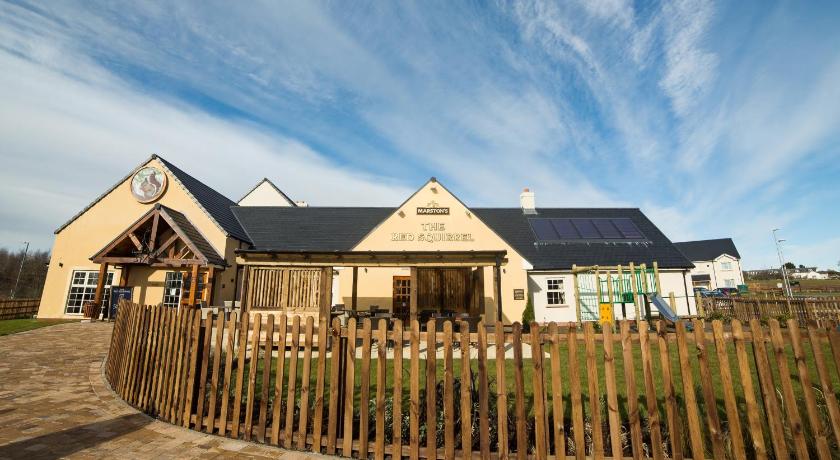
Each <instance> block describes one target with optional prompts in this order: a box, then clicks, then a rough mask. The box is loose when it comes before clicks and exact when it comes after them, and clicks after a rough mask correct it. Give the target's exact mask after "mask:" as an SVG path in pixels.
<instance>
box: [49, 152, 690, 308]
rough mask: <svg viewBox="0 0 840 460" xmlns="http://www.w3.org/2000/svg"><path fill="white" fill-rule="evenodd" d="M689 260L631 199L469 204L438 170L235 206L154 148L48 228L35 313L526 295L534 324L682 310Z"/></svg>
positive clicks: (268, 192)
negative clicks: (407, 192) (373, 190)
mask: <svg viewBox="0 0 840 460" xmlns="http://www.w3.org/2000/svg"><path fill="white" fill-rule="evenodd" d="M581 267H587V268H581ZM610 267H612V269H610ZM622 267H624V272H623V273H622ZM634 267H635V268H634ZM692 267H693V265H692V264H691V262H690V261H689V260H687V259H686V258H685V256H683V255H682V253H681V252H680V251H679V250H678V249H677V248H676V247H675V246H674V245H673V244H672V243H671V241H670V240H669V239H668V238H667V237H666V236H665V235H664V234H663V233H662V232H661V231H660V230H659V229H658V228H657V227H656V226H655V225H654V224H653V223H652V222H651V221H650V220H649V219H648V218H647V217H646V216H645V215H644V214H643V213H642V212H641V211H640V210H639V209H636V208H538V207H536V206H535V195H534V193H533V192H531V191H529V190H528V189H525V190H524V191H523V192H522V194H521V195H520V207H518V208H470V207H468V206H467V205H466V204H464V203H463V202H461V201H460V200H459V199H458V198H457V197H456V196H455V195H453V194H452V193H451V192H450V191H449V190H447V189H446V188H445V187H444V186H443V185H442V184H441V183H440V182H438V181H437V180H436V179H435V178H431V179H430V180H429V181H427V182H426V183H425V184H423V185H422V186H421V187H420V188H419V189H418V190H417V191H416V192H415V193H414V194H413V195H411V196H409V197H407V198H406V200H405V201H404V202H403V203H402V204H400V205H399V206H397V207H396V208H390V207H316V206H307V205H306V204H305V203H303V202H295V201H293V200H292V199H290V198H289V197H288V196H286V195H285V194H284V193H283V192H282V191H281V190H280V189H279V188H277V187H276V186H275V185H274V184H273V183H272V182H271V181H269V180H268V179H263V180H262V181H260V182H259V183H258V184H257V185H256V186H255V187H254V188H253V189H251V190H250V191H249V192H248V193H246V194H245V196H244V197H242V198H241V199H240V200H239V201H238V202H234V201H232V200H230V199H229V198H227V197H225V196H224V195H222V194H221V193H219V192H217V191H215V190H214V189H213V188H211V187H210V186H208V185H206V184H204V183H202V182H201V181H199V180H198V179H196V178H194V177H192V176H190V175H189V174H188V173H186V172H185V171H183V170H182V169H180V168H178V167H177V166H175V165H173V164H172V163H170V162H168V161H166V160H165V159H164V158H162V157H161V156H158V155H152V156H151V158H149V159H148V160H147V161H145V162H143V163H142V164H141V165H139V166H138V167H137V168H135V169H134V170H132V171H131V172H130V173H129V174H128V175H126V176H125V177H123V178H122V179H120V180H119V181H118V182H117V183H116V184H115V185H114V186H113V187H111V188H110V189H108V190H106V191H105V192H104V193H103V194H102V195H101V196H99V197H98V198H96V199H95V200H94V201H93V202H92V203H91V204H90V205H88V206H87V207H86V208H85V209H83V210H81V211H80V212H79V213H78V214H76V215H75V216H73V217H72V218H71V219H70V220H69V221H68V222H66V223H65V224H64V225H62V226H61V227H59V228H58V229H57V230H56V231H55V243H54V245H53V250H52V256H51V260H50V264H49V269H48V273H47V278H46V282H45V286H44V292H43V296H42V298H41V306H40V310H39V313H38V316H39V317H41V318H77V317H84V316H96V317H100V318H109V317H113V315H115V314H116V306H117V305H118V300H119V299H120V298H125V299H128V300H130V301H132V302H136V303H141V304H160V305H163V306H166V307H171V308H203V309H219V310H224V311H238V312H242V313H249V314H253V313H257V312H260V313H263V314H264V315H265V314H269V313H273V314H280V313H287V314H300V315H312V316H315V317H316V320H317V319H318V318H320V317H322V316H324V315H327V316H332V315H345V316H356V315H357V316H373V317H383V318H400V319H402V320H405V321H407V320H412V319H418V320H420V321H421V322H424V321H426V320H428V319H430V318H455V319H463V320H467V321H470V322H472V323H477V322H478V321H480V320H484V321H497V320H501V321H503V322H505V323H512V322H514V321H522V315H523V311H524V310H525V308H526V304H527V302H528V300H529V299H530V300H531V302H532V305H533V308H534V316H535V319H536V321H539V322H550V321H564V322H565V321H588V320H598V319H601V320H604V315H605V313H604V307H603V305H604V302H608V305H609V306H610V308H609V309H608V313H606V314H607V315H608V316H609V318H608V319H609V320H611V319H622V318H635V317H636V316H637V315H639V314H640V312H641V314H646V312H647V311H649V308H647V305H648V299H647V294H646V293H648V292H650V293H661V295H662V296H664V297H668V296H669V294H670V295H671V297H672V299H671V301H672V302H673V304H672V305H673V306H674V309H675V310H676V313H677V314H678V315H690V314H693V313H695V312H696V310H695V307H694V300H693V298H691V295H690V294H689V286H690V279H689V278H688V271H689V270H690V269H691V268H692ZM640 268H641V270H640ZM616 269H617V271H616ZM611 270H612V271H611ZM631 276H632V280H631ZM587 277H588V280H587V279H586V278H587ZM596 279H597V280H598V282H595V280H596ZM631 285H632V286H637V287H638V289H633V288H629V286H631ZM593 286H594V287H593ZM624 286H628V289H626V290H627V291H628V292H630V295H629V296H628V295H627V293H624V295H620V294H619V291H623V290H624V289H623V287H624ZM642 286H644V289H642ZM613 287H615V291H616V292H615V294H613ZM608 291H609V297H607V292H608ZM637 291H638V292H637ZM596 292H597V295H596ZM640 293H641V294H640ZM598 299H600V301H599V300H598ZM674 299H676V300H674Z"/></svg>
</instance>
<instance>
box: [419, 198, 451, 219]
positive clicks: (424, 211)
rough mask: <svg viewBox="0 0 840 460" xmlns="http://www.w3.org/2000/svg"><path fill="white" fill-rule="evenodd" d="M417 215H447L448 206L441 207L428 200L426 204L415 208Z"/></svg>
mask: <svg viewBox="0 0 840 460" xmlns="http://www.w3.org/2000/svg"><path fill="white" fill-rule="evenodd" d="M417 215H426V216H448V215H449V208H442V207H440V206H438V204H437V203H435V202H434V201H430V202H429V203H428V204H427V205H426V206H420V207H418V208H417Z"/></svg>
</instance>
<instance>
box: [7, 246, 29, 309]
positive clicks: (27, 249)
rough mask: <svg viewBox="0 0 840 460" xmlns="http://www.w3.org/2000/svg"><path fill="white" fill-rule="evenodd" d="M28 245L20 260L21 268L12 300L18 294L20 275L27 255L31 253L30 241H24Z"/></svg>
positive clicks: (13, 289)
mask: <svg viewBox="0 0 840 460" xmlns="http://www.w3.org/2000/svg"><path fill="white" fill-rule="evenodd" d="M24 243H25V244H26V249H24V250H23V258H21V259H20V267H19V268H18V275H17V279H16V280H15V287H13V288H12V296H11V297H12V299H14V298H15V294H17V288H18V283H20V274H21V273H22V272H23V263H24V262H26V254H27V253H28V252H29V241H24Z"/></svg>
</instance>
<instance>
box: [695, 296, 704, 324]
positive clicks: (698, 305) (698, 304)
mask: <svg viewBox="0 0 840 460" xmlns="http://www.w3.org/2000/svg"><path fill="white" fill-rule="evenodd" d="M694 303H695V308H697V316H699V317H701V318H705V317H706V306H705V305H703V298H702V297H700V293H699V292H697V291H694Z"/></svg>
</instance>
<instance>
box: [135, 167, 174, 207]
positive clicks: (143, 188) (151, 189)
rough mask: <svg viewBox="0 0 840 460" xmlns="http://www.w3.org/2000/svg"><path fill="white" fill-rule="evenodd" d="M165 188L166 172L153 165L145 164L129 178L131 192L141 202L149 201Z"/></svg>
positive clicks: (157, 196)
mask: <svg viewBox="0 0 840 460" xmlns="http://www.w3.org/2000/svg"><path fill="white" fill-rule="evenodd" d="M164 190H166V174H164V173H163V172H162V171H161V170H159V169H158V168H155V167H153V166H146V167H145V168H141V169H140V170H139V171H137V172H136V173H134V176H133V177H132V178H131V194H132V195H134V198H135V199H136V200H137V201H139V202H141V203H151V202H152V201H155V200H157V199H158V198H160V196H161V195H163V192H164Z"/></svg>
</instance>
